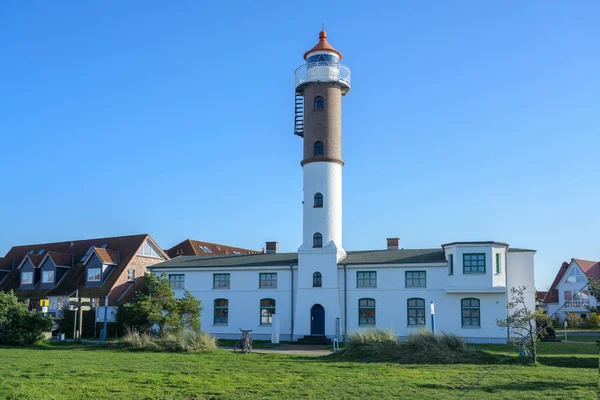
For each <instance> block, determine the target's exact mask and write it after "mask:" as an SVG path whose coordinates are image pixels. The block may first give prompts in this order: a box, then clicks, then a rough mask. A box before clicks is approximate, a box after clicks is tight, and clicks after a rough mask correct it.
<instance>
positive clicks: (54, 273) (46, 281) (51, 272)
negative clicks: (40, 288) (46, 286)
mask: <svg viewBox="0 0 600 400" xmlns="http://www.w3.org/2000/svg"><path fill="white" fill-rule="evenodd" d="M47 274H52V280H48V279H46V275H47ZM55 277H56V272H55V271H42V283H54V278H55Z"/></svg>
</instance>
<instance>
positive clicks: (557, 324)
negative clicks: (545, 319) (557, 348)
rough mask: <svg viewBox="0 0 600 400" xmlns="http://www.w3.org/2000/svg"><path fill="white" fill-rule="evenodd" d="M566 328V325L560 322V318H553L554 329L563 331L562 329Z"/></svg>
mask: <svg viewBox="0 0 600 400" xmlns="http://www.w3.org/2000/svg"><path fill="white" fill-rule="evenodd" d="M564 326H565V325H564V324H563V322H562V321H561V320H560V318H558V317H555V318H552V327H553V328H554V329H561V328H563V327H564Z"/></svg>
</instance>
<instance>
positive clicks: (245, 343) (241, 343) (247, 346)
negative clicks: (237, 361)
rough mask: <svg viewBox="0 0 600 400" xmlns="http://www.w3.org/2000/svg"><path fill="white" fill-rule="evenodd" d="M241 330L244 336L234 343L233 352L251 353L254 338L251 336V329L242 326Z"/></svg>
mask: <svg viewBox="0 0 600 400" xmlns="http://www.w3.org/2000/svg"><path fill="white" fill-rule="evenodd" d="M240 332H242V338H241V339H240V340H238V341H237V342H236V344H234V345H233V352H234V353H237V352H238V351H240V352H243V353H250V352H251V351H252V338H251V337H250V332H252V329H250V330H246V331H245V330H243V329H242V328H240Z"/></svg>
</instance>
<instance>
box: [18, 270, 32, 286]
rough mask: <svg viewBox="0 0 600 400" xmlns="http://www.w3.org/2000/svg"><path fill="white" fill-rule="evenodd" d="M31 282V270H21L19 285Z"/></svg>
mask: <svg viewBox="0 0 600 400" xmlns="http://www.w3.org/2000/svg"><path fill="white" fill-rule="evenodd" d="M32 284H33V272H21V285H32Z"/></svg>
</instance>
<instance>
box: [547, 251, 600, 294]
mask: <svg viewBox="0 0 600 400" xmlns="http://www.w3.org/2000/svg"><path fill="white" fill-rule="evenodd" d="M573 261H574V262H575V263H576V264H577V265H578V266H579V268H581V270H582V271H583V273H584V274H585V275H586V276H587V277H588V278H592V279H600V262H596V261H588V260H582V259H580V258H572V259H571V262H570V263H568V262H566V261H565V262H563V263H562V264H561V266H560V268H559V270H558V273H557V274H556V277H554V281H553V282H552V285H550V289H548V292H547V293H546V296H545V297H544V299H543V300H542V301H543V302H544V303H558V284H559V283H560V281H562V278H563V276H564V275H565V273H566V272H567V270H568V269H569V266H570V265H571V263H573Z"/></svg>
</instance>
